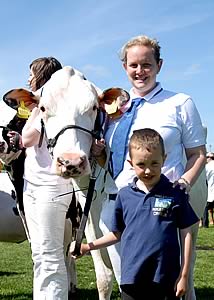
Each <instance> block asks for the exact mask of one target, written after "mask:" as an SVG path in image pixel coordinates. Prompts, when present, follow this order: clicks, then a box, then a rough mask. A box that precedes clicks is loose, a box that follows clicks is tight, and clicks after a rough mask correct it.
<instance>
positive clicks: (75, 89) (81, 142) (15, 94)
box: [4, 67, 123, 178]
mask: <svg viewBox="0 0 214 300" xmlns="http://www.w3.org/2000/svg"><path fill="white" fill-rule="evenodd" d="M113 90H115V97H116V98H117V97H118V91H123V90H121V89H119V88H114V89H113ZM109 91H110V90H108V93H109ZM11 93H12V94H11ZM20 93H23V90H20V89H16V90H12V91H10V93H7V94H6V95H7V97H5V98H6V99H10V98H12V100H13V101H11V102H13V105H14V106H16V107H17V105H19V103H21V101H20V100H21V97H23V99H25V97H24V96H23V94H22V96H21V95H19V94H20ZM112 93H113V91H111V93H109V95H110V94H111V97H110V96H109V97H107V96H106V95H105V94H103V93H102V92H101V91H100V90H98V89H97V88H96V87H95V86H94V85H93V84H92V83H91V82H89V81H88V80H86V79H85V77H84V76H83V75H82V73H80V72H79V71H77V70H74V69H73V68H71V67H64V68H63V69H61V70H59V71H57V72H55V73H54V74H53V75H52V77H51V79H50V80H49V81H48V82H47V83H46V84H45V85H44V86H43V87H42V89H41V90H39V91H37V92H36V93H35V95H33V97H35V96H36V98H35V99H38V98H40V100H39V107H40V108H41V115H42V117H43V120H44V125H45V130H46V134H47V137H48V139H54V138H55V137H56V136H57V141H56V143H55V144H54V147H53V149H52V150H53V152H52V154H53V168H52V170H53V172H54V173H56V174H58V175H60V176H62V177H64V178H78V177H81V176H83V175H87V174H89V173H90V171H91V170H90V163H89V155H90V148H91V144H92V139H93V135H92V134H90V132H92V131H93V130H94V124H95V119H96V116H97V112H98V108H99V107H100V106H102V107H104V106H105V105H104V104H105V103H108V104H109V103H110V102H112V101H113V100H112V99H113V96H112ZM98 94H99V95H98ZM11 95H12V97H11ZM6 99H4V100H5V101H6ZM109 99H110V100H109ZM15 101H17V102H16V104H15ZM73 125H75V126H76V128H71V127H73ZM64 128H67V129H65V130H64ZM81 128H83V129H86V130H87V131H84V130H82V129H81ZM59 133H60V134H59ZM44 138H45V136H44Z"/></svg>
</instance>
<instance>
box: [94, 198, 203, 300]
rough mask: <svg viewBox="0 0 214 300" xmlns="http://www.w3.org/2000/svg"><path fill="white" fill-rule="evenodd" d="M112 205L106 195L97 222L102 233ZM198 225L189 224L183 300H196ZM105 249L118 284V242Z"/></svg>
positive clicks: (107, 229)
mask: <svg viewBox="0 0 214 300" xmlns="http://www.w3.org/2000/svg"><path fill="white" fill-rule="evenodd" d="M114 205H115V201H113V200H108V197H106V199H105V200H104V202H103V206H102V211H101V216H100V223H99V227H100V229H101V231H102V233H103V234H106V233H108V232H110V231H111V224H112V216H113V211H114ZM198 226H199V223H196V224H194V225H192V226H191V229H192V240H193V242H192V258H191V265H190V274H189V280H188V284H189V288H188V291H187V293H186V295H185V300H196V296H195V289H194V265H195V260H196V241H197V235H198ZM107 250H108V254H109V257H110V260H111V264H112V268H113V271H114V275H115V278H116V280H117V283H118V285H120V278H121V269H120V264H121V261H120V243H117V244H115V245H112V246H110V247H108V248H107Z"/></svg>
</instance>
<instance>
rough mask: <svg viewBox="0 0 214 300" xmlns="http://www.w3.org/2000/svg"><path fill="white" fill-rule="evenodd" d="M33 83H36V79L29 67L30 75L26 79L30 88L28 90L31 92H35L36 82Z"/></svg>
mask: <svg viewBox="0 0 214 300" xmlns="http://www.w3.org/2000/svg"><path fill="white" fill-rule="evenodd" d="M35 81H36V78H35V75H34V73H33V70H32V67H31V69H30V75H29V77H28V85H29V86H30V88H31V90H32V91H33V92H35V91H36V82H35Z"/></svg>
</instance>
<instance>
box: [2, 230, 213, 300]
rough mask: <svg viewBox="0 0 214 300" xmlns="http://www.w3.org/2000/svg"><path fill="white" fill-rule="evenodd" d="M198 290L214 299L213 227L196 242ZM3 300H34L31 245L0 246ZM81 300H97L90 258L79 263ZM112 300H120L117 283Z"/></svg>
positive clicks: (203, 298) (201, 298)
mask: <svg viewBox="0 0 214 300" xmlns="http://www.w3.org/2000/svg"><path fill="white" fill-rule="evenodd" d="M197 246H198V250H197V261H196V266H195V287H196V293H197V300H213V299H214V268H213V263H214V226H213V227H210V228H201V229H200V230H199V236H198V242H197ZM0 253H1V254H0V299H1V300H30V299H32V262H31V254H30V248H29V244H28V242H24V243H21V244H9V243H0ZM77 270H78V288H79V300H97V299H98V293H97V290H96V280H95V273H94V268H93V262H92V259H91V257H90V256H86V257H83V258H82V259H79V260H77ZM111 299H112V300H119V299H120V297H119V292H118V288H117V284H116V282H114V288H113V293H112V297H111Z"/></svg>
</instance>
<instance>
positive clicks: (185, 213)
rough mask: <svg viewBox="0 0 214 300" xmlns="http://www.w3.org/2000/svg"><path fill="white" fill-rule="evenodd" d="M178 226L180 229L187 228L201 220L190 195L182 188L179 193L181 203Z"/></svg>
mask: <svg viewBox="0 0 214 300" xmlns="http://www.w3.org/2000/svg"><path fill="white" fill-rule="evenodd" d="M176 218H177V227H178V228H180V229H184V228H187V227H189V226H191V225H193V224H195V223H197V222H198V221H199V219H198V217H197V215H196V214H195V212H194V210H193V208H192V206H191V204H190V202H189V196H188V195H187V194H185V192H184V191H183V190H182V191H180V195H179V204H178V206H177V214H176Z"/></svg>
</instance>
